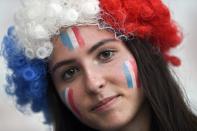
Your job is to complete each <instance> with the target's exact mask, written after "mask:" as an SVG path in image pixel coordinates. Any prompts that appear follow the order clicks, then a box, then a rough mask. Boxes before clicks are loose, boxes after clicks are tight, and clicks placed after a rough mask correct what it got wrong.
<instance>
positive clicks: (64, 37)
mask: <svg viewBox="0 0 197 131" xmlns="http://www.w3.org/2000/svg"><path fill="white" fill-rule="evenodd" d="M60 38H61V41H62V43H63V44H64V46H65V47H68V48H69V49H71V50H72V49H73V45H72V41H71V39H70V37H69V35H68V32H64V33H61V34H60Z"/></svg>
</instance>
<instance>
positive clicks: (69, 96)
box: [59, 88, 81, 118]
mask: <svg viewBox="0 0 197 131" xmlns="http://www.w3.org/2000/svg"><path fill="white" fill-rule="evenodd" d="M74 93H75V92H74V91H73V89H72V88H65V89H64V90H63V91H61V92H59V95H60V97H61V99H62V101H63V102H64V104H65V105H66V106H67V107H68V108H69V109H70V110H71V111H72V112H73V113H74V114H75V115H76V116H77V117H78V118H81V113H80V112H79V110H78V107H77V105H76V102H75V98H74Z"/></svg>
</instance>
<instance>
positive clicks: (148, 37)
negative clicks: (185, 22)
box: [3, 0, 197, 131]
mask: <svg viewBox="0 0 197 131" xmlns="http://www.w3.org/2000/svg"><path fill="white" fill-rule="evenodd" d="M23 5H24V7H23V8H22V9H21V10H20V11H19V12H18V13H17V14H16V17H15V21H16V24H15V26H14V27H10V28H9V29H8V35H7V36H5V37H4V40H3V56H4V57H5V58H6V59H7V62H8V67H9V68H10V69H11V70H12V74H10V75H8V77H7V81H8V86H7V87H6V91H7V93H8V94H10V95H14V96H16V98H17V99H16V100H17V104H18V105H20V106H21V108H22V107H24V106H25V105H27V104H29V103H30V104H31V109H32V111H34V112H40V111H42V112H43V113H44V115H45V118H46V123H47V124H53V125H54V130H55V131H67V130H70V131H75V130H100V131H185V130H189V131H196V130H197V118H196V116H195V115H194V114H193V113H192V112H191V110H190V109H189V107H188V105H187V104H186V102H185V101H184V96H183V95H182V92H181V90H180V87H179V86H178V84H177V83H176V81H175V80H174V78H173V76H172V75H171V71H170V70H169V66H168V63H171V64H173V65H175V66H178V65H180V60H179V59H178V58H177V57H175V56H171V55H170V54H169V50H170V49H171V48H173V47H176V46H177V45H178V44H179V43H180V42H181V37H182V36H181V33H180V32H179V31H178V29H177V26H176V24H175V23H174V22H173V21H172V20H171V18H170V13H169V10H168V8H167V7H166V6H165V5H164V4H163V3H162V2H161V1H160V0H152V1H147V0H79V1H77V2H76V1H71V0H56V1H55V0H50V1H48V0H45V1H42V2H40V1H37V0H35V1H24V2H23ZM13 86H14V89H13Z"/></svg>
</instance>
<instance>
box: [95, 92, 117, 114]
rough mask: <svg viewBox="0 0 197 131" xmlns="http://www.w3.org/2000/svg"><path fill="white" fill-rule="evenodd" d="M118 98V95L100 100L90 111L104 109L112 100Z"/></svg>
mask: <svg viewBox="0 0 197 131" xmlns="http://www.w3.org/2000/svg"><path fill="white" fill-rule="evenodd" d="M119 96H120V95H115V96H111V97H107V98H105V99H103V100H101V101H100V102H98V103H97V104H96V105H95V106H94V107H93V108H92V109H91V110H92V111H96V110H100V109H102V108H104V107H106V106H107V105H108V104H110V103H111V102H112V101H113V100H114V99H116V98H117V97H119Z"/></svg>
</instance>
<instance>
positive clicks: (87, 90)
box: [49, 26, 144, 130]
mask: <svg viewBox="0 0 197 131" xmlns="http://www.w3.org/2000/svg"><path fill="white" fill-rule="evenodd" d="M52 41H53V43H54V47H55V48H54V51H53V54H52V55H51V57H50V64H49V65H50V69H51V71H52V78H53V82H54V85H55V88H56V90H57V92H58V93H59V95H60V98H61V99H62V101H63V102H64V103H65V105H66V106H67V107H68V108H69V109H70V110H71V111H72V112H73V113H74V115H75V116H76V117H78V119H80V120H81V121H82V122H83V123H85V124H86V125H89V126H90V127H92V128H96V129H100V130H111V129H118V128H122V127H124V126H126V125H127V124H128V123H129V122H132V121H134V119H135V118H136V116H137V115H138V114H139V110H140V108H142V105H143V104H142V103H143V101H144V95H143V93H142V88H140V87H139V83H138V72H137V66H136V62H135V59H134V57H133V55H132V54H131V53H130V52H129V51H128V50H127V48H126V47H125V46H124V44H123V43H122V42H121V41H120V40H118V39H115V37H114V34H112V33H110V32H108V31H106V30H100V29H98V27H97V26H80V27H72V28H68V29H65V30H63V31H62V33H61V34H60V35H59V36H57V37H56V38H54V39H53V40H52Z"/></svg>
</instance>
